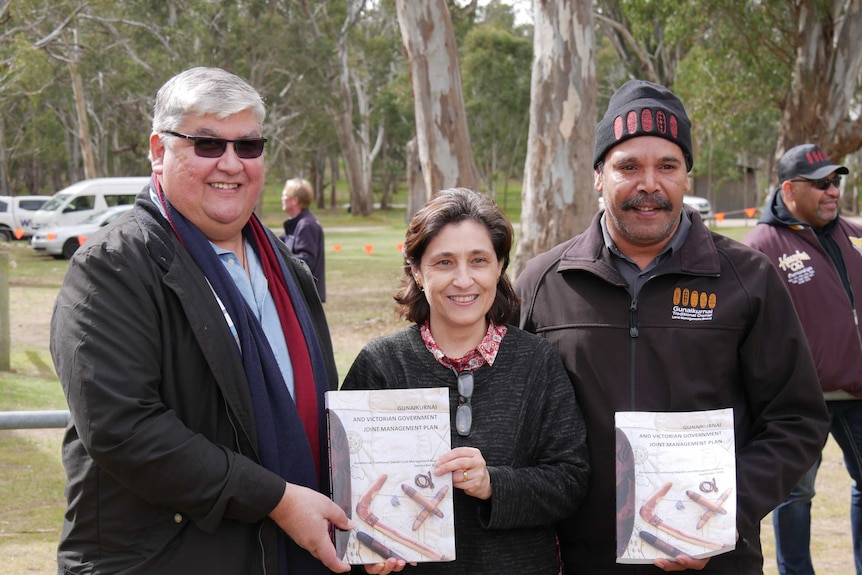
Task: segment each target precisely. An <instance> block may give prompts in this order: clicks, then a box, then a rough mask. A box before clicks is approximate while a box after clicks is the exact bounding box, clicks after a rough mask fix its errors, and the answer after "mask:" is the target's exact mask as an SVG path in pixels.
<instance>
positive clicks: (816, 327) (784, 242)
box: [743, 144, 862, 575]
mask: <svg viewBox="0 0 862 575" xmlns="http://www.w3.org/2000/svg"><path fill="white" fill-rule="evenodd" d="M848 173H849V170H848V169H847V168H846V167H844V166H836V165H834V164H832V162H830V161H829V158H828V157H826V154H824V153H823V151H822V150H821V149H820V148H819V147H818V146H816V145H814V144H802V145H799V146H795V147H793V148H790V149H789V150H787V152H786V153H785V154H784V156H782V158H781V160H780V161H779V162H778V180H779V181H780V184H779V187H778V188H777V189H776V190H775V192H774V193H773V194H772V196H770V198H769V201H768V202H767V205H766V208H765V209H764V210H763V215H762V216H761V217H760V221H759V222H758V225H757V226H756V227H755V228H754V229H753V230H752V231H751V232H749V233H748V235H747V236H746V237H745V238H744V239H743V243H745V244H748V245H750V246H751V247H753V248H755V249H758V250H760V251H761V252H763V253H765V254H766V255H767V256H769V259H770V260H772V263H773V264H774V265H775V267H776V268H777V269H778V273H779V274H780V275H781V279H782V280H784V283H785V285H786V286H787V289H788V291H790V297H791V298H793V303H794V305H795V306H796V311H797V313H798V314H799V319H801V320H802V327H803V328H804V329H805V333H806V335H807V336H808V343H809V345H810V346H811V351H812V353H813V354H814V362H815V364H816V365H817V375H818V377H819V378H820V387H821V388H822V389H823V396H824V399H825V400H826V407H827V408H828V409H829V416H830V418H831V421H832V426H831V428H830V430H831V432H832V437H834V438H835V441H836V442H837V443H838V445H839V446H840V447H841V450H842V451H843V452H844V464H845V465H846V467H847V471H848V472H849V473H850V477H852V478H853V481H854V482H855V483H854V484H853V487H852V491H851V505H850V524H851V527H852V534H853V556H854V562H855V564H856V573H857V575H860V574H862V492H860V491H859V487H860V478H862V475H860V474H862V401H860V399H862V333H860V331H859V322H858V312H857V308H856V299H855V294H857V293H858V294H862V226H859V225H857V224H855V223H853V222H851V221H849V220H847V219H845V218H842V217H841V216H840V214H839V209H838V200H839V198H840V197H841V190H840V189H839V188H840V186H841V176H842V175H847V174H848ZM819 467H820V460H819V459H818V460H817V462H816V463H815V464H814V466H813V467H812V468H811V470H810V471H809V472H808V473H807V474H806V475H805V476H804V477H803V478H802V481H800V482H799V484H798V485H797V486H796V487H795V488H794V489H793V491H792V492H791V494H790V496H789V497H788V498H787V500H786V501H784V503H782V504H781V505H779V506H778V507H777V508H776V509H775V511H773V513H772V525H773V527H774V529H775V555H776V562H777V564H778V572H779V573H781V575H814V567H813V565H812V563H811V552H810V550H809V548H808V546H809V543H810V542H811V500H812V498H813V497H814V481H815V479H816V477H817V469H818V468H819Z"/></svg>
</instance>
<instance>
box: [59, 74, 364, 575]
mask: <svg viewBox="0 0 862 575" xmlns="http://www.w3.org/2000/svg"><path fill="white" fill-rule="evenodd" d="M264 115H265V112H264V106H263V101H262V99H261V97H260V95H259V94H258V93H257V92H256V91H255V90H254V89H253V88H252V87H251V86H249V85H248V83H246V82H245V81H244V80H242V79H241V78H239V77H237V76H235V75H233V74H230V73H228V72H226V71H224V70H221V69H218V68H193V69H190V70H187V71H185V72H182V73H180V74H177V75H176V76H174V77H173V78H171V79H170V80H168V82H167V83H165V85H164V86H162V88H161V89H160V90H159V92H158V95H157V97H156V102H155V106H154V117H153V131H152V134H151V135H150V154H149V155H150V162H151V164H152V169H153V177H152V179H151V181H150V184H149V186H147V187H146V188H145V189H144V190H142V192H141V194H139V195H138V197H137V198H136V200H135V207H134V209H133V210H131V211H130V212H129V213H128V214H127V215H126V216H125V217H123V218H121V219H119V220H118V221H117V222H116V223H115V224H113V225H111V226H108V227H106V228H104V229H103V230H102V232H101V233H99V234H97V235H94V236H93V237H91V238H90V240H89V241H88V242H87V243H86V244H85V245H83V246H82V247H81V248H80V249H79V250H78V251H77V252H76V254H75V257H74V258H73V259H72V261H71V262H70V265H69V270H68V273H67V275H66V278H65V280H64V282H63V286H62V288H61V290H60V293H59V295H58V297H57V302H56V306H55V309H54V315H53V318H52V323H51V353H52V355H53V358H54V364H55V367H56V370H57V375H58V377H59V379H60V382H61V383H62V385H63V389H64V391H65V394H66V398H67V400H68V403H69V408H70V411H71V422H70V424H69V426H68V427H67V429H66V434H65V437H64V440H63V463H64V466H65V468H66V472H67V484H66V495H67V498H68V509H67V512H66V515H65V521H64V525H63V532H62V535H61V539H60V545H59V551H58V562H59V568H58V572H59V573H63V574H69V573H87V574H93V575H95V574H108V573H127V574H133V573H134V574H137V573H146V574H148V575H152V574H162V573H163V574H175V573H224V574H236V575H240V574H242V575H246V574H255V573H257V574H264V573H265V574H267V575H269V574H280V575H285V574H287V573H303V574H307V573H326V572H328V571H329V570H333V571H339V572H345V571H347V570H349V565H347V564H345V563H344V562H342V561H341V560H340V559H339V558H338V557H337V556H336V553H335V549H334V546H333V545H332V542H331V540H330V536H329V530H330V527H331V526H332V525H334V526H337V527H339V528H341V529H347V528H350V521H349V519H348V518H347V516H346V515H345V513H344V512H343V511H342V510H341V508H340V507H338V506H337V505H336V504H334V503H333V502H332V501H331V500H330V499H329V498H328V497H327V496H325V495H324V494H323V493H328V491H329V490H328V472H327V469H328V460H327V449H326V435H325V431H326V425H325V420H324V419H323V414H324V410H323V393H324V392H325V391H327V390H329V389H334V388H335V387H336V385H337V375H336V371H335V362H334V359H333V353H332V346H331V341H330V337H329V331H328V326H327V323H326V319H325V317H324V314H323V309H322V306H321V304H320V300H319V299H318V297H317V294H316V293H315V287H314V281H313V279H312V277H311V275H310V274H309V273H308V270H307V268H306V267H305V266H302V265H301V264H298V263H297V262H296V261H295V260H294V259H293V258H292V257H290V255H289V252H288V251H287V249H286V248H285V246H284V244H283V243H282V242H280V241H279V240H278V239H277V238H276V237H275V235H274V234H272V232H270V231H269V230H268V229H267V228H266V227H265V226H263V225H262V224H261V222H260V221H259V220H258V218H257V217H256V216H255V215H254V214H253V209H254V206H255V202H256V201H257V199H258V197H259V196H260V194H261V191H262V189H263V184H264V158H263V151H264V146H265V143H266V139H265V138H264V137H263V136H262V135H261V124H262V122H263V120H264Z"/></svg>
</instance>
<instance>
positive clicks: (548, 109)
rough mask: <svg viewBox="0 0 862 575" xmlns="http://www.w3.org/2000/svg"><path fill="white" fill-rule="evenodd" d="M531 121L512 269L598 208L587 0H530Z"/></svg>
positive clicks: (579, 226) (591, 36) (592, 41)
mask: <svg viewBox="0 0 862 575" xmlns="http://www.w3.org/2000/svg"><path fill="white" fill-rule="evenodd" d="M533 6H534V7H533V15H534V23H533V26H534V34H533V67H532V88H531V94H532V97H531V100H530V128H529V136H528V141H527V159H526V162H525V166H524V185H523V190H522V192H521V197H522V206H521V228H520V236H519V238H518V246H517V249H516V252H515V258H514V260H513V262H512V273H513V274H515V275H517V274H518V272H519V271H520V270H521V269H523V267H524V264H525V263H526V261H527V260H528V259H530V258H531V257H532V256H534V255H536V254H539V253H541V252H544V251H547V250H548V249H550V248H551V247H553V246H554V245H556V244H558V243H560V242H561V241H563V240H564V239H567V238H569V237H571V236H573V235H575V234H576V233H577V232H579V231H581V230H583V229H585V228H586V227H587V224H588V223H589V221H590V218H591V217H592V216H593V214H594V213H595V211H596V208H595V192H594V190H593V177H592V174H593V170H592V158H593V144H594V142H595V134H594V132H595V125H596V114H597V111H596V81H597V80H596V68H595V61H594V58H593V52H594V49H595V37H594V33H593V14H592V2H591V1H590V0H534V3H533Z"/></svg>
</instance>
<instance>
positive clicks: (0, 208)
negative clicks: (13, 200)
mask: <svg viewBox="0 0 862 575" xmlns="http://www.w3.org/2000/svg"><path fill="white" fill-rule="evenodd" d="M8 211H9V202H4V201H3V200H0V212H8Z"/></svg>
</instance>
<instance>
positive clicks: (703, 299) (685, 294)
mask: <svg viewBox="0 0 862 575" xmlns="http://www.w3.org/2000/svg"><path fill="white" fill-rule="evenodd" d="M715 305H716V297H715V294H714V293H707V292H705V291H697V290H693V289H689V288H676V289H674V290H673V310H672V313H671V319H681V320H684V321H710V320H711V319H712V316H713V312H714V311H715Z"/></svg>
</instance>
